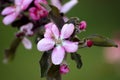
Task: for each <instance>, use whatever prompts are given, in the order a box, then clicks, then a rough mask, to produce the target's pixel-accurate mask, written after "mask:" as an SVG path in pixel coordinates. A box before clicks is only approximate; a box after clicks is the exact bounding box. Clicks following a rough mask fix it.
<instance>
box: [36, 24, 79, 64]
mask: <svg viewBox="0 0 120 80" xmlns="http://www.w3.org/2000/svg"><path fill="white" fill-rule="evenodd" d="M45 29H46V31H45V34H44V38H43V39H41V40H40V41H39V42H38V44H37V48H38V50H39V51H48V50H51V49H53V52H52V55H51V58H52V62H53V64H55V65H59V64H61V63H62V61H63V59H64V56H65V52H76V51H77V49H78V42H72V41H69V40H66V39H67V38H69V37H70V36H71V35H72V34H73V32H74V25H73V24H65V25H64V26H63V27H62V29H61V32H59V30H58V28H57V26H56V25H55V24H53V23H49V24H47V25H46V26H45Z"/></svg>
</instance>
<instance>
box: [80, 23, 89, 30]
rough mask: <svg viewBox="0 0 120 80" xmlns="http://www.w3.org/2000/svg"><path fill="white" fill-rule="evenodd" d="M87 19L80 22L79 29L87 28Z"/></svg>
mask: <svg viewBox="0 0 120 80" xmlns="http://www.w3.org/2000/svg"><path fill="white" fill-rule="evenodd" d="M86 26H87V24H86V21H81V22H80V24H79V29H80V30H85V29H86Z"/></svg>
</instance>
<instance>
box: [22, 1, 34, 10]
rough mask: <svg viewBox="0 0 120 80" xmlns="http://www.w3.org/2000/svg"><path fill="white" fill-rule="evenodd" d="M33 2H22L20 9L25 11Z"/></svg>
mask: <svg viewBox="0 0 120 80" xmlns="http://www.w3.org/2000/svg"><path fill="white" fill-rule="evenodd" d="M32 1H33V0H23V2H22V4H21V9H22V10H25V9H27V8H28V6H29V5H30V4H31V2H32Z"/></svg>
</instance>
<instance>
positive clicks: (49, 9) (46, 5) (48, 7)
mask: <svg viewBox="0 0 120 80" xmlns="http://www.w3.org/2000/svg"><path fill="white" fill-rule="evenodd" d="M40 5H42V6H43V7H44V8H45V9H47V11H48V12H50V11H51V10H52V9H51V7H50V6H49V5H48V4H43V3H40Z"/></svg>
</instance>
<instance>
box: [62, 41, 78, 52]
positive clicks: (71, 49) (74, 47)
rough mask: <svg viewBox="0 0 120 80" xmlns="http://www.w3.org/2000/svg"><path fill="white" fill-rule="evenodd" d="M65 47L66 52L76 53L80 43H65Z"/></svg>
mask: <svg viewBox="0 0 120 80" xmlns="http://www.w3.org/2000/svg"><path fill="white" fill-rule="evenodd" d="M63 47H64V49H65V51H66V52H76V51H77V50H78V42H71V41H68V40H64V41H63Z"/></svg>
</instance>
